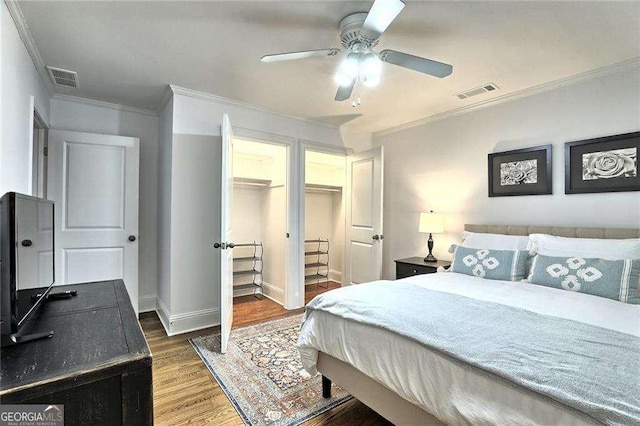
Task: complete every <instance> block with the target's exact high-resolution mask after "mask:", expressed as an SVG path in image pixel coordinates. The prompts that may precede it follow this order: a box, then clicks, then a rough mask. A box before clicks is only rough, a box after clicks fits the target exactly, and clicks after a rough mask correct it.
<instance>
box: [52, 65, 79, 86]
mask: <svg viewBox="0 0 640 426" xmlns="http://www.w3.org/2000/svg"><path fill="white" fill-rule="evenodd" d="M47 71H49V75H50V76H51V80H53V82H54V83H55V84H57V85H59V86H67V87H78V73H77V72H75V71H69V70H63V69H62V68H54V67H47Z"/></svg>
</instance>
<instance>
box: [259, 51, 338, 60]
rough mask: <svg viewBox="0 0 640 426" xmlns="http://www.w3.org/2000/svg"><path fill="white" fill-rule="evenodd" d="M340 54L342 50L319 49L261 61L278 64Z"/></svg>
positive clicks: (269, 56)
mask: <svg viewBox="0 0 640 426" xmlns="http://www.w3.org/2000/svg"><path fill="white" fill-rule="evenodd" d="M338 53H340V49H318V50H305V51H302V52H288V53H277V54H274V55H264V56H263V57H262V58H260V60H261V61H262V62H278V61H291V60H294V59H304V58H312V57H314V56H336V55H337V54H338Z"/></svg>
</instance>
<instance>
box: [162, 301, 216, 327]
mask: <svg viewBox="0 0 640 426" xmlns="http://www.w3.org/2000/svg"><path fill="white" fill-rule="evenodd" d="M156 312H157V313H158V318H160V322H161V323H162V326H163V327H164V331H165V332H166V333H167V336H175V335H176V334H182V333H188V332H190V331H196V330H200V329H203V328H209V327H214V326H216V325H220V308H211V309H203V310H200V311H193V312H186V313H183V314H176V315H171V311H169V309H168V308H167V306H166V305H165V304H164V302H162V299H160V297H157V298H156Z"/></svg>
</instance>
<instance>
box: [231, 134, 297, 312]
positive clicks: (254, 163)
mask: <svg viewBox="0 0 640 426" xmlns="http://www.w3.org/2000/svg"><path fill="white" fill-rule="evenodd" d="M231 220H232V223H233V243H234V248H233V288H234V291H233V295H234V297H239V296H255V297H256V298H262V297H264V296H265V295H267V296H269V297H270V298H272V299H274V300H276V301H278V302H279V303H282V302H283V300H284V285H285V273H286V259H285V253H286V250H285V244H286V220H287V148H286V147H285V146H281V145H273V144H268V143H259V142H254V141H247V140H242V139H236V140H234V141H233V205H232V211H231Z"/></svg>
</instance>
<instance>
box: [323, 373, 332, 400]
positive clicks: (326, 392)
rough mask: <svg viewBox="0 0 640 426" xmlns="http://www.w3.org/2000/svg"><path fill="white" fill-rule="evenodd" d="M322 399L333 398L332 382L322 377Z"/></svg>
mask: <svg viewBox="0 0 640 426" xmlns="http://www.w3.org/2000/svg"><path fill="white" fill-rule="evenodd" d="M322 397H323V398H331V380H330V379H327V378H326V377H324V376H322Z"/></svg>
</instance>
